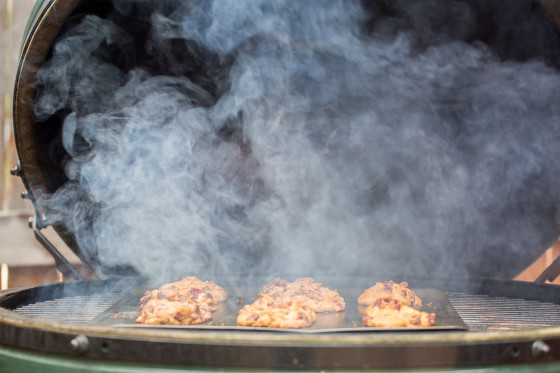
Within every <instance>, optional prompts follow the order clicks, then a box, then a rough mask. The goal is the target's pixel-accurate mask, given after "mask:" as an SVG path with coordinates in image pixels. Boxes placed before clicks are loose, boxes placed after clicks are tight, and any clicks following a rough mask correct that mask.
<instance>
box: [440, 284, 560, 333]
mask: <svg viewBox="0 0 560 373" xmlns="http://www.w3.org/2000/svg"><path fill="white" fill-rule="evenodd" d="M447 295H448V297H449V301H450V302H451V304H452V305H453V307H454V308H455V309H456V310H457V313H459V315H460V316H461V318H462V319H463V321H464V322H465V324H467V326H468V327H469V329H470V330H472V331H486V330H520V329H534V328H544V327H551V326H560V305H558V304H554V303H544V302H537V301H527V300H524V299H514V298H504V297H490V296H487V295H468V294H463V293H448V294H447Z"/></svg>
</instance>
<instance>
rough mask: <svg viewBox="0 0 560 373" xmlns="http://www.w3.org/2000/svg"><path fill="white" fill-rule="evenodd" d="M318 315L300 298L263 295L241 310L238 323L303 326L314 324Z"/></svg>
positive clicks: (272, 326)
mask: <svg viewBox="0 0 560 373" xmlns="http://www.w3.org/2000/svg"><path fill="white" fill-rule="evenodd" d="M316 317H317V315H316V314H315V312H313V310H311V309H310V308H309V307H308V306H306V305H304V304H302V303H301V302H300V301H299V300H298V299H293V298H290V297H273V296H270V295H262V296H260V297H259V298H257V300H255V301H254V302H253V303H251V304H248V305H246V306H244V307H243V308H242V309H241V310H240V311H239V314H238V316H237V324H238V325H241V326H263V327H269V328H303V327H306V326H310V325H311V324H313V322H314V321H315V319H316Z"/></svg>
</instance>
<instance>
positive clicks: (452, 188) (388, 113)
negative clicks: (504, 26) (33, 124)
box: [34, 0, 560, 279]
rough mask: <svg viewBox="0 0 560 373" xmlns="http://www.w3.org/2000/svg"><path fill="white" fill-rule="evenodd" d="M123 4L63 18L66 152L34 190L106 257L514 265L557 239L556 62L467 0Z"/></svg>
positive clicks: (159, 273) (59, 76) (324, 269)
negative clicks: (526, 55) (59, 179)
mask: <svg viewBox="0 0 560 373" xmlns="http://www.w3.org/2000/svg"><path fill="white" fill-rule="evenodd" d="M114 4H115V7H116V11H115V13H114V15H113V16H108V17H106V18H99V17H97V16H95V15H88V16H85V17H84V18H83V20H82V21H81V22H80V23H78V24H77V25H76V26H75V27H72V28H69V29H68V30H67V31H66V32H65V34H63V35H62V36H61V37H60V38H59V40H58V42H57V44H56V46H55V47H54V49H53V54H52V58H51V59H50V60H49V61H48V62H47V63H46V64H45V65H44V66H43V67H42V69H41V70H40V71H39V73H38V76H37V87H38V96H37V100H36V103H35V107H34V109H35V113H36V116H37V118H38V120H47V119H48V118H52V117H53V116H63V117H64V125H63V135H62V143H63V146H64V149H65V152H66V153H67V155H68V156H67V159H66V160H65V162H64V169H65V173H66V176H67V178H68V181H67V183H66V184H65V185H64V186H63V187H61V188H59V189H58V190H57V191H56V193H54V194H53V195H51V196H45V198H44V200H42V201H40V203H42V204H43V205H44V206H45V209H46V211H47V213H46V215H47V218H48V219H49V222H50V223H54V222H61V223H63V224H64V225H65V226H66V227H68V229H69V230H70V231H71V232H73V234H74V235H75V236H76V238H77V241H78V243H79V245H80V247H81V248H82V250H86V251H88V250H89V252H88V255H95V256H97V257H98V258H99V261H100V263H102V265H104V266H118V265H120V264H130V265H132V266H134V267H135V268H136V269H137V270H138V271H139V272H141V273H143V274H145V275H148V276H150V277H152V278H162V279H163V278H165V279H167V278H176V277H180V276H181V275H187V274H191V273H194V274H199V275H202V276H203V277H210V276H216V275H224V274H237V275H239V274H244V275H247V276H250V275H260V274H273V275H275V274H279V275H294V276H295V275H317V274H322V275H333V274H336V275H354V274H365V275H370V274H375V275H377V274H380V273H389V274H390V273H399V274H416V275H434V274H435V275H438V276H449V275H473V274H474V275H477V276H491V277H511V276H513V275H514V274H515V271H516V270H520V269H522V267H520V265H522V266H523V265H526V264H528V259H530V258H534V257H535V253H537V255H538V253H540V251H539V250H544V249H545V248H546V247H547V246H546V245H548V244H550V243H551V242H550V240H551V239H552V240H554V239H555V238H556V233H557V230H558V226H557V220H556V213H557V206H558V202H559V201H558V192H556V189H557V188H556V187H555V180H556V178H557V176H556V175H558V174H559V171H560V163H559V159H560V154H559V153H560V150H559V149H560V147H558V146H557V144H558V141H559V140H560V127H559V126H558V125H557V123H558V120H559V119H560V109H559V108H558V104H557V101H558V98H559V97H560V75H559V74H558V72H557V70H555V69H554V68H552V67H550V66H548V65H547V64H546V63H544V62H542V61H539V60H537V59H534V60H531V59H529V60H524V61H521V60H514V59H504V58H501V57H500V55H498V54H497V53H496V51H495V50H494V49H493V48H491V46H489V45H487V44H485V43H483V42H482V41H480V40H478V39H477V37H476V35H477V22H478V20H477V17H476V14H475V12H474V10H473V9H472V8H471V7H469V6H468V5H467V4H465V3H463V2H458V1H443V0H431V1H426V2H422V3H421V4H420V3H419V2H414V1H405V0H399V1H396V2H394V3H392V4H391V5H390V6H389V5H386V4H383V3H380V2H378V3H374V4H369V5H367V6H365V5H364V4H362V3H361V2H359V1H357V0H333V1H329V2H325V1H320V0H309V1H299V2H293V1H281V0H279V1H274V2H269V1H264V0H248V1H243V2H239V1H233V0H204V1H195V2H191V3H188V4H187V5H185V4H183V3H182V2H178V3H175V2H172V1H166V2H161V3H158V4H159V5H158V6H155V5H149V6H148V5H147V4H146V2H145V1H132V0H126V1H125V0H119V1H116V0H114ZM150 4H151V3H150ZM375 4H377V5H375ZM139 9H142V11H141V12H140V11H139ZM122 18H124V19H134V20H135V22H140V23H141V24H143V25H149V26H145V27H146V31H145V33H144V34H142V35H143V36H144V38H145V40H144V41H143V43H139V42H138V35H139V33H138V31H134V30H130V31H129V30H128V29H127V28H126V27H125V26H123V24H122V23H119V22H116V20H117V19H122ZM138 20H140V21H138Z"/></svg>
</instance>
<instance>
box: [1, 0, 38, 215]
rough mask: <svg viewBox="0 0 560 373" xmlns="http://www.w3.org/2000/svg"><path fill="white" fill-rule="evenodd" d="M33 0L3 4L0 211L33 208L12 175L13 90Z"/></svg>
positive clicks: (10, 0)
mask: <svg viewBox="0 0 560 373" xmlns="http://www.w3.org/2000/svg"><path fill="white" fill-rule="evenodd" d="M34 4H35V1H34V0H2V1H0V33H1V35H2V37H0V168H1V172H0V211H6V210H16V209H17V210H19V209H31V206H29V204H28V203H26V202H25V201H22V200H21V198H20V197H19V196H20V193H21V192H22V191H23V190H24V188H23V185H22V183H21V181H20V180H19V179H18V178H15V177H13V176H11V175H10V169H11V168H13V167H14V166H15V165H16V163H17V152H16V148H15V141H14V135H13V130H12V126H13V124H12V120H13V116H12V102H13V98H12V97H13V87H14V80H15V76H16V70H17V67H18V60H19V50H20V45H21V41H22V38H23V33H24V30H25V26H26V24H27V21H28V18H29V15H30V13H31V9H32V8H33V5H34Z"/></svg>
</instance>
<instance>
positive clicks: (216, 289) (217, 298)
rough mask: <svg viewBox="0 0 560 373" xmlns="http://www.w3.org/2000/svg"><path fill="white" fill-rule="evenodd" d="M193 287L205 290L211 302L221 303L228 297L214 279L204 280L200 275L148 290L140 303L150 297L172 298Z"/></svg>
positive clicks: (208, 300) (207, 298)
mask: <svg viewBox="0 0 560 373" xmlns="http://www.w3.org/2000/svg"><path fill="white" fill-rule="evenodd" d="M193 288H196V289H199V290H200V291H201V292H203V293H204V298H205V300H207V302H209V303H219V302H223V301H225V300H226V299H227V294H226V291H225V290H224V289H223V288H222V287H221V286H219V285H217V284H215V283H214V282H213V281H202V280H200V279H199V278H198V277H195V276H188V277H184V278H183V279H182V280H180V281H176V282H171V283H169V284H165V285H163V286H162V287H160V288H159V289H155V290H147V291H146V293H145V294H144V296H143V297H142V298H141V299H140V303H142V304H144V303H146V302H147V301H149V300H150V299H169V300H172V299H173V297H180V296H182V295H185V294H187V293H189V292H191V289H193ZM141 307H142V306H141Z"/></svg>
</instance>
